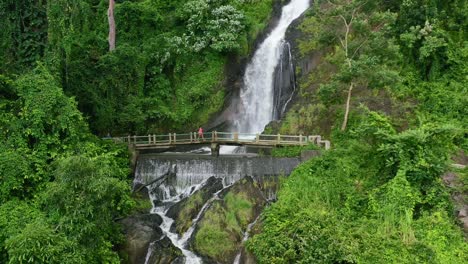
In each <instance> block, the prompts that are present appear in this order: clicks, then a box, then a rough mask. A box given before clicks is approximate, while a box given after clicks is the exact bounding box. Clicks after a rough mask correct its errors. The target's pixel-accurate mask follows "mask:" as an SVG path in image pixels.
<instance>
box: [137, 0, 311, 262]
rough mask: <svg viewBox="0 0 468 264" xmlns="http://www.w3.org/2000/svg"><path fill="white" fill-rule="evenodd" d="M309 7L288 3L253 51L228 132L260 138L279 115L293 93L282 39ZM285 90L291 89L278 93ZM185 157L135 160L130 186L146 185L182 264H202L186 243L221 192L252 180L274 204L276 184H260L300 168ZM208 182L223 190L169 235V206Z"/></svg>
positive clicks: (305, 1)
mask: <svg viewBox="0 0 468 264" xmlns="http://www.w3.org/2000/svg"><path fill="white" fill-rule="evenodd" d="M309 2H310V0H291V1H290V3H289V4H287V5H286V6H284V7H283V9H282V13H281V18H280V20H279V22H278V24H277V26H276V27H275V28H274V29H273V30H272V32H271V33H270V34H269V35H268V37H267V38H266V39H265V40H264V41H263V42H262V43H261V44H260V46H259V48H258V49H257V50H256V51H255V53H254V56H253V58H252V61H251V62H250V63H249V64H248V65H247V68H246V70H245V75H244V78H243V83H244V87H243V89H242V90H241V93H240V100H239V101H240V105H239V107H238V111H237V118H235V119H236V121H235V124H234V125H233V127H232V129H233V131H237V132H241V133H260V132H262V131H263V129H264V127H265V126H266V125H267V124H268V123H269V122H270V121H271V120H273V119H277V118H280V117H281V115H283V114H284V111H285V109H286V106H287V104H288V103H289V102H290V101H291V98H292V95H293V93H294V91H295V89H296V87H295V80H294V66H293V62H292V56H291V47H290V45H289V43H287V42H285V41H284V37H285V34H286V30H287V28H288V26H289V25H290V24H291V23H292V22H293V21H294V20H295V19H296V18H298V17H299V16H300V15H301V14H302V13H303V12H304V11H305V10H306V9H307V8H308V7H309ZM275 84H276V88H275ZM285 85H286V86H287V87H290V88H287V89H286V90H285V89H283V88H284V86H285ZM288 89H289V90H288ZM289 91H291V92H289ZM235 149H236V148H234V147H231V148H225V149H224V150H222V152H224V153H232V152H233V151H235ZM202 152H203V151H202ZM190 155H191V154H190V153H185V154H184V155H183V156H175V155H174V156H168V155H166V156H140V158H139V160H138V165H137V168H136V172H135V183H138V184H140V185H144V186H145V185H148V186H147V187H148V189H149V194H150V198H151V200H152V202H153V209H152V213H154V214H158V215H160V216H161V217H162V220H163V222H162V224H161V225H160V228H161V229H162V231H163V234H164V235H163V237H164V236H165V237H167V238H169V240H170V241H171V242H172V243H173V245H174V246H175V247H177V248H179V249H180V250H181V251H182V253H183V255H184V257H185V263H189V264H192V263H193V264H197V263H202V260H201V258H199V257H198V256H197V255H196V254H195V253H194V252H192V251H190V249H189V247H188V244H189V243H188V241H189V240H190V238H191V237H192V234H193V232H194V230H195V228H196V225H197V223H198V221H199V220H200V218H201V217H202V215H203V213H204V212H205V210H207V208H209V207H210V205H211V204H212V202H213V201H215V200H216V199H219V198H218V196H217V195H218V194H219V193H220V192H221V191H223V190H224V189H225V188H227V187H228V186H230V185H231V184H233V183H235V182H236V181H238V180H240V179H241V178H243V177H246V176H251V177H252V178H253V179H254V181H256V183H257V184H258V185H259V186H264V187H263V188H262V189H261V192H262V193H263V195H264V196H265V199H266V200H275V199H276V189H274V188H276V187H274V188H272V187H271V186H269V185H276V184H263V183H266V182H267V181H268V179H266V178H267V177H268V178H271V177H273V178H276V180H277V179H278V176H281V175H289V174H290V173H291V172H292V170H293V169H294V168H295V167H296V166H297V165H298V164H299V162H300V160H299V159H297V158H282V159H278V158H272V157H242V158H240V157H229V156H221V157H217V158H214V157H211V156H205V155H195V154H193V156H190ZM212 176H214V177H217V178H221V179H223V182H222V183H223V186H224V189H223V190H220V191H218V192H216V193H215V194H213V197H212V198H211V199H209V200H208V201H207V202H206V203H205V204H204V205H203V207H202V208H201V210H200V211H199V212H198V215H197V216H196V217H195V218H194V219H193V221H192V225H191V226H190V228H189V229H188V230H187V231H186V232H185V233H184V234H183V235H181V236H179V235H178V234H176V233H174V232H173V231H171V226H172V225H173V223H174V219H172V218H170V217H168V216H167V213H168V211H169V209H170V206H172V205H174V204H176V203H177V202H179V201H181V200H182V199H184V198H186V197H188V196H190V195H192V194H193V193H194V192H196V191H197V190H199V189H200V188H202V187H203V184H204V182H205V181H207V180H208V179H209V178H210V177H212ZM257 219H258V218H257ZM257 219H256V220H255V221H254V222H253V223H251V224H250V225H249V226H248V228H247V230H246V231H245V233H244V240H243V241H244V242H245V240H247V239H248V237H249V234H250V230H251V228H252V227H253V226H254V225H255V223H256V221H257ZM165 239H166V238H165ZM151 248H152V247H151V246H150V249H149V250H148V253H147V255H146V263H148V262H149V260H150V259H151V255H152V254H153V253H155V252H153V251H152V249H151ZM240 259H241V254H238V256H237V257H236V261H235V263H239V261H240ZM148 264H151V263H148Z"/></svg>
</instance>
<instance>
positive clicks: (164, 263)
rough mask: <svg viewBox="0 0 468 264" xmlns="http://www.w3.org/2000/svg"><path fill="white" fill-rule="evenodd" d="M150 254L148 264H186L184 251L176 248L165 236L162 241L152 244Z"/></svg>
mask: <svg viewBox="0 0 468 264" xmlns="http://www.w3.org/2000/svg"><path fill="white" fill-rule="evenodd" d="M149 252H150V255H149V256H148V262H147V263H148V264H179V263H181V264H182V263H184V255H183V254H182V250H180V249H179V248H177V247H175V246H174V245H173V244H172V242H171V240H170V239H169V238H168V237H167V236H164V237H163V238H162V239H160V240H158V241H155V242H154V243H153V244H151V246H150V251H149ZM142 263H145V262H142Z"/></svg>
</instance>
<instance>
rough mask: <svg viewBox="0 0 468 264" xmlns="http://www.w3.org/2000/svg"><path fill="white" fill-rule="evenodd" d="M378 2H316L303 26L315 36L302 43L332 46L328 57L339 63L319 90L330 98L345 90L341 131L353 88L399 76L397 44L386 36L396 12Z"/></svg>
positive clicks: (312, 46)
mask: <svg viewBox="0 0 468 264" xmlns="http://www.w3.org/2000/svg"><path fill="white" fill-rule="evenodd" d="M377 2H378V1H364V0H340V1H333V2H332V1H327V3H322V4H321V5H319V4H317V5H316V7H315V9H316V10H314V12H315V13H314V15H313V16H312V17H310V18H308V19H307V20H306V22H305V23H306V24H305V25H306V26H305V28H304V27H303V28H304V31H305V32H306V34H309V35H311V38H312V39H313V40H312V41H310V43H302V44H301V45H302V47H303V48H305V49H306V51H307V50H313V49H317V48H329V47H333V52H331V54H330V56H328V60H329V62H330V63H331V64H333V65H334V66H336V72H335V74H334V75H333V76H332V78H331V79H330V80H329V81H328V82H327V83H324V84H322V85H321V87H320V91H319V92H320V93H321V94H322V95H325V96H327V97H329V98H326V99H327V100H330V97H333V96H337V97H341V96H342V95H341V94H342V93H344V92H346V101H345V109H344V110H345V113H344V117H343V122H342V125H341V130H342V131H344V130H346V127H347V124H348V118H349V113H350V110H351V100H352V94H353V91H354V90H355V89H357V88H359V89H365V88H382V87H385V86H387V85H389V84H390V83H392V82H395V79H396V76H397V74H396V71H394V70H393V69H392V68H391V66H393V65H392V64H394V63H390V62H391V61H396V60H397V59H398V55H397V48H396V46H395V44H394V43H393V40H392V39H387V38H386V37H385V34H386V30H387V29H386V25H388V24H389V23H391V22H392V21H393V20H394V18H395V16H394V14H392V13H389V12H388V11H379V10H378V8H376V6H377V4H378V3H377ZM384 62H385V63H384Z"/></svg>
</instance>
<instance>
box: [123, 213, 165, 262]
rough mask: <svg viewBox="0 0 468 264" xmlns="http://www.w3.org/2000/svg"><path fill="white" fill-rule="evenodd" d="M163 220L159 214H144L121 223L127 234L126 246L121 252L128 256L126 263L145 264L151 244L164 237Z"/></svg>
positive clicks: (128, 218)
mask: <svg viewBox="0 0 468 264" xmlns="http://www.w3.org/2000/svg"><path fill="white" fill-rule="evenodd" d="M161 223H162V218H161V217H160V216H159V215H157V214H143V215H136V216H131V217H127V218H125V219H123V220H121V221H120V224H121V225H122V227H123V230H124V233H125V238H126V240H125V244H124V245H123V247H122V249H121V252H122V253H124V255H126V257H125V258H126V259H127V261H126V263H131V264H137V263H144V262H145V258H146V254H147V253H148V247H149V245H150V243H151V242H153V241H155V240H158V239H160V238H161V236H162V235H163V233H162V230H161V228H159V225H161Z"/></svg>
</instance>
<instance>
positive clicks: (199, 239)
mask: <svg viewBox="0 0 468 264" xmlns="http://www.w3.org/2000/svg"><path fill="white" fill-rule="evenodd" d="M266 204H267V200H266V199H265V196H264V194H263V193H262V191H261V190H260V188H259V186H258V183H256V182H255V181H254V180H253V179H252V178H251V177H246V178H244V179H241V180H239V181H238V182H236V183H235V184H234V185H232V186H231V187H229V188H226V189H225V190H223V191H222V192H221V193H220V194H219V198H218V199H216V200H215V201H213V203H212V204H211V205H210V206H209V208H208V209H207V210H206V211H205V212H204V214H203V216H202V218H201V219H200V221H199V222H198V223H197V226H196V230H195V232H194V234H193V236H192V240H191V246H192V249H193V250H194V251H195V252H196V253H197V254H198V255H200V256H202V257H203V259H204V260H205V261H206V262H207V263H232V262H233V261H234V259H235V257H236V255H237V254H238V253H239V251H240V250H241V249H242V247H243V238H244V234H245V232H246V230H247V227H248V225H249V224H250V223H252V222H253V221H254V220H255V219H256V218H257V217H258V216H259V215H260V213H261V211H262V210H263V208H264V207H265V205H266Z"/></svg>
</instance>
